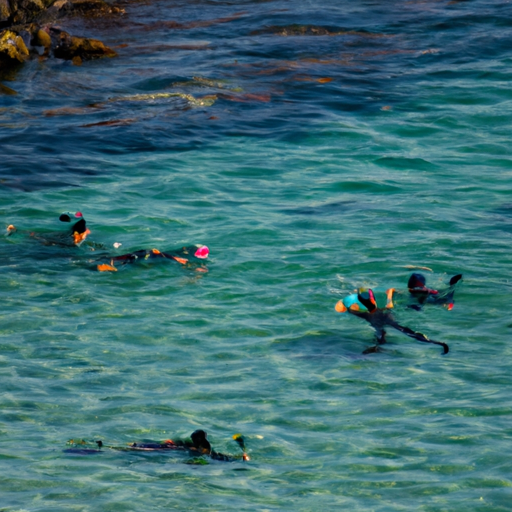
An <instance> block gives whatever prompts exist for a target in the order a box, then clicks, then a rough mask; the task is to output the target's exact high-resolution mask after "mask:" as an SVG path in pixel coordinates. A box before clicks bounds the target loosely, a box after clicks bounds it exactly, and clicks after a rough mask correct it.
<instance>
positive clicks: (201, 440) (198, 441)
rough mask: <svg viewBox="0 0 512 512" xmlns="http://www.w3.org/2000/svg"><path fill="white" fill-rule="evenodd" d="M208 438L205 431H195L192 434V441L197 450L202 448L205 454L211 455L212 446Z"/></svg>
mask: <svg viewBox="0 0 512 512" xmlns="http://www.w3.org/2000/svg"><path fill="white" fill-rule="evenodd" d="M206 436H207V434H206V432H205V431H204V430H195V431H194V432H192V435H191V436H190V439H192V442H193V443H194V446H195V447H196V448H200V449H201V451H202V452H204V453H210V452H211V451H212V445H211V444H210V442H209V441H208V439H206Z"/></svg>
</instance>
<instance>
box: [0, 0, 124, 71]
mask: <svg viewBox="0 0 512 512" xmlns="http://www.w3.org/2000/svg"><path fill="white" fill-rule="evenodd" d="M123 14H124V9H122V8H121V7H119V6H116V5H114V4H109V3H107V2H105V1H104V0H0V72H2V71H3V70H6V69H10V68H12V67H15V66H19V65H21V64H22V63H23V62H25V61H26V60H28V59H30V58H34V57H35V58H47V57H50V56H52V57H55V58H57V59H64V60H71V61H72V62H73V63H74V64H76V65H80V64H81V63H82V61H83V60H90V59H98V58H102V57H115V56H116V55H117V54H116V52H115V51H114V50H112V49H111V48H109V47H108V46H105V45H104V44H103V43H102V42H101V41H99V40H97V39H92V38H87V37H78V36H74V35H71V34H69V33H68V32H65V31H64V30H61V29H60V28H58V27H57V26H56V25H55V23H57V22H58V21H59V20H62V19H63V18H68V17H73V16H80V17H84V18H96V17H105V16H122V15H123Z"/></svg>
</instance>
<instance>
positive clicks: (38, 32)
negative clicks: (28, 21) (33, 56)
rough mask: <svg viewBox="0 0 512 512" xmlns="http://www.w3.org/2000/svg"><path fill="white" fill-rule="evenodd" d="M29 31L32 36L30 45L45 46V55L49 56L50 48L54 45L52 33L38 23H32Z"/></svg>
mask: <svg viewBox="0 0 512 512" xmlns="http://www.w3.org/2000/svg"><path fill="white" fill-rule="evenodd" d="M29 33H30V36H31V39H30V45H31V46H36V47H37V46H39V47H43V48H44V53H43V55H44V56H48V55H49V54H50V50H51V47H52V38H51V37H50V34H48V32H47V31H46V30H43V29H42V28H41V27H39V25H37V24H36V23H32V25H30V27H29Z"/></svg>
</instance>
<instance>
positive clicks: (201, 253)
mask: <svg viewBox="0 0 512 512" xmlns="http://www.w3.org/2000/svg"><path fill="white" fill-rule="evenodd" d="M208 254H210V249H208V247H206V245H202V246H201V247H199V249H197V251H196V252H195V253H194V256H195V257H196V258H200V259H205V258H208Z"/></svg>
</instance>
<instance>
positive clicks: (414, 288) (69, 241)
mask: <svg viewBox="0 0 512 512" xmlns="http://www.w3.org/2000/svg"><path fill="white" fill-rule="evenodd" d="M59 220H60V221H61V222H65V223H72V226H71V228H70V230H68V232H67V233H59V234H57V235H55V234H50V235H40V234H36V233H34V232H31V233H30V236H31V237H33V238H35V239H37V240H39V241H40V242H42V243H43V244H45V245H58V246H71V247H72V246H80V245H82V244H84V243H86V244H87V243H89V242H86V239H87V236H88V235H89V234H90V230H89V229H88V227H87V224H86V221H85V219H84V216H83V214H82V213H81V212H75V213H70V212H66V213H63V214H61V215H60V217H59ZM16 232H17V229H16V227H14V226H13V225H9V226H8V228H7V236H11V235H13V234H14V233H16ZM114 245H117V244H114ZM97 247H101V248H104V247H103V246H99V245H97V244H91V248H92V249H93V250H95V249H96V248H97ZM208 255H209V249H208V247H206V246H205V245H192V246H187V247H182V248H179V249H176V250H172V251H166V252H163V251H160V250H158V249H141V250H137V251H135V252H130V253H127V254H123V255H120V256H109V257H108V258H104V259H107V260H108V263H106V262H103V263H97V264H96V269H97V270H99V271H101V272H105V271H109V272H115V271H117V269H118V267H119V266H124V265H126V264H129V263H134V262H137V261H146V260H170V261H174V262H177V263H179V264H180V265H182V266H185V267H194V269H195V270H202V271H206V268H205V267H204V264H203V262H204V260H206V259H207V258H208ZM116 265H117V266H116ZM461 280H462V274H457V275H455V276H453V277H452V278H451V279H450V280H449V283H448V286H447V287H446V288H445V289H443V290H436V289H433V288H429V287H428V286H427V283H426V278H425V276H424V275H423V274H421V273H416V272H415V273H413V274H412V275H411V276H410V278H409V281H408V283H407V292H404V291H400V290H396V289H395V288H388V289H380V288H373V289H359V290H357V292H355V293H352V294H350V295H347V296H346V297H345V298H343V299H342V300H340V301H338V302H337V304H336V306H335V309H336V311H337V312H339V313H345V312H348V313H349V314H351V315H354V316H357V317H359V318H362V319H363V320H366V321H367V322H369V323H370V325H371V326H372V327H373V328H374V329H375V332H376V341H377V343H376V345H375V346H372V347H370V348H368V349H366V350H365V351H364V352H363V354H369V353H373V352H378V351H379V350H380V346H381V345H383V344H384V343H386V334H387V333H386V328H388V327H392V328H393V329H396V330H398V331H399V332H402V333H403V334H405V335H407V336H409V337H411V338H413V339H415V340H417V341H420V342H424V343H432V344H435V345H439V346H441V347H442V348H443V354H447V353H448V352H449V347H448V345H447V344H446V343H444V342H440V341H434V340H431V339H429V338H428V337H427V336H426V335H425V334H422V333H420V332H417V331H414V330H412V329H410V328H409V327H406V326H403V325H401V324H399V323H398V322H397V321H396V319H395V316H394V315H393V312H392V310H394V309H395V304H397V303H400V302H402V303H403V302H405V307H406V308H409V309H412V310H416V311H419V310H421V309H422V308H423V307H424V306H425V305H429V304H432V305H441V306H444V307H446V308H447V309H448V310H451V309H452V308H453V305H454V294H455V287H456V285H457V284H458V283H459V282H460V281H461ZM404 299H405V301H404ZM233 439H234V440H235V441H236V442H237V444H238V445H239V446H240V448H241V449H242V452H243V453H242V455H241V456H239V457H236V456H231V455H224V454H223V453H220V452H216V451H215V450H213V449H212V446H211V444H210V442H209V441H208V439H207V434H206V432H205V431H204V430H196V431H194V432H193V433H192V434H191V436H190V440H185V441H182V440H177V441H173V440H170V439H168V440H165V441H163V442H159V443H154V442H144V443H131V444H129V445H128V446H125V447H116V446H106V445H104V444H103V442H102V441H95V442H93V443H92V447H91V443H88V442H86V441H83V440H80V441H75V440H71V441H70V442H69V444H70V445H71V447H70V448H68V449H66V450H65V451H66V452H68V453H76V454H91V453H98V452H101V451H102V450H103V449H104V448H109V449H113V450H122V451H182V452H187V453H189V454H190V455H192V456H200V457H201V456H207V457H209V458H211V459H213V460H220V461H232V460H237V459H242V460H244V461H245V460H249V457H248V455H247V454H246V450H245V444H244V438H243V436H241V435H240V434H237V435H235V436H233Z"/></svg>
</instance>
